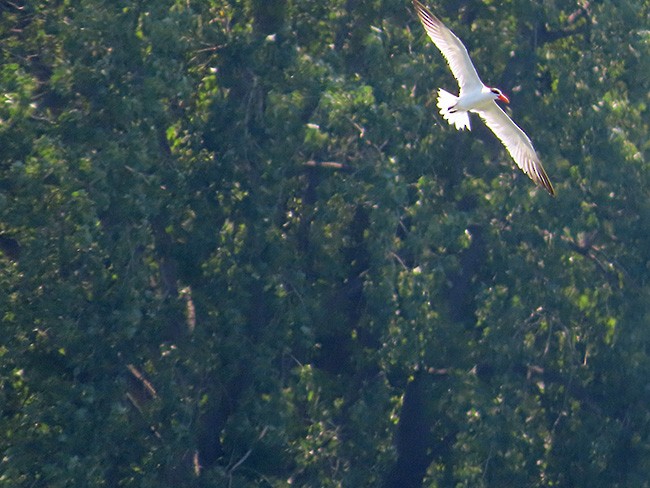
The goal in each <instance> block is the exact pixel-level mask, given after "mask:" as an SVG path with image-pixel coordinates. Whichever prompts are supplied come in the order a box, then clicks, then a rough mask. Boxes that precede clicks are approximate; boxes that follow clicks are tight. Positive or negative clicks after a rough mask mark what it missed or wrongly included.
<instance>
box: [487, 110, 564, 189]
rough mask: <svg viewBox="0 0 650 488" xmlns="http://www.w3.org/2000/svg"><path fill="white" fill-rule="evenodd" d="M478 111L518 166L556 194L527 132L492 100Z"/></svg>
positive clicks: (532, 178) (537, 182)
mask: <svg viewBox="0 0 650 488" xmlns="http://www.w3.org/2000/svg"><path fill="white" fill-rule="evenodd" d="M476 113H478V114H479V116H480V117H481V118H482V119H483V121H484V122H485V125H487V126H488V127H489V128H490V130H492V132H494V134H495V135H496V136H497V137H498V138H499V140H500V141H501V142H502V143H503V145H504V146H505V147H506V149H507V150H508V152H509V153H510V156H512V159H514V160H515V163H517V166H519V167H520V168H521V170H522V171H523V172H524V173H526V174H527V175H528V176H529V177H530V179H531V180H533V181H534V182H535V183H536V184H537V185H539V186H541V187H542V188H544V189H545V190H546V191H547V192H549V193H550V194H551V195H555V190H554V189H553V185H552V184H551V180H549V179H548V176H547V175H546V171H544V167H543V166H542V163H541V162H540V160H539V158H538V157H537V153H536V152H535V148H533V143H532V142H530V139H529V138H528V136H527V135H526V133H525V132H524V131H523V130H521V129H520V128H519V126H517V124H515V123H514V122H513V121H512V119H511V118H510V117H508V115H507V114H506V113H505V112H504V111H503V110H501V107H499V106H498V105H497V104H496V103H494V102H492V103H491V104H490V105H489V106H488V107H487V108H486V109H482V110H477V111H476Z"/></svg>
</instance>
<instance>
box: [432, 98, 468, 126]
mask: <svg viewBox="0 0 650 488" xmlns="http://www.w3.org/2000/svg"><path fill="white" fill-rule="evenodd" d="M456 102H458V97H457V96H455V95H452V94H451V93H449V92H447V91H445V90H443V89H442V88H439V89H438V108H439V109H440V115H442V118H443V119H445V120H446V121H447V122H449V123H450V124H453V125H455V126H456V129H458V130H461V129H467V130H472V128H471V127H470V125H469V114H468V113H467V112H466V111H465V110H456V109H455V108H454V107H455V106H456Z"/></svg>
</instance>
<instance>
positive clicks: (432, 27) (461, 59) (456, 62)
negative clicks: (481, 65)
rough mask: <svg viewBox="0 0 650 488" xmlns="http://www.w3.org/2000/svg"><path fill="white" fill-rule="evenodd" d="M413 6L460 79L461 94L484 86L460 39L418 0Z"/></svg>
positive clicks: (455, 75)
mask: <svg viewBox="0 0 650 488" xmlns="http://www.w3.org/2000/svg"><path fill="white" fill-rule="evenodd" d="M413 7H414V8H415V11H416V12H417V13H418V17H420V21H421V22H422V25H423V26H424V30H426V31H427V34H428V35H429V38H430V39H431V40H432V41H433V43H434V44H435V45H436V47H437V48H438V49H439V50H440V52H441V53H442V55H443V56H444V57H445V59H446V60H447V64H449V68H450V69H451V72H452V74H453V75H454V78H456V80H457V81H458V86H459V87H460V95H461V96H462V94H463V91H465V90H468V91H472V90H474V89H479V90H480V89H481V88H482V87H483V82H482V81H481V79H480V78H479V76H478V73H477V72H476V68H474V65H473V64H472V60H471V59H470V58H469V54H467V49H466V48H465V46H464V45H463V43H462V42H461V41H460V39H458V37H456V35H455V34H454V33H453V32H452V31H450V30H449V29H448V28H447V27H445V24H443V23H442V22H441V21H440V20H439V19H438V18H437V17H436V16H435V15H433V14H432V13H431V12H429V10H427V8H426V7H425V6H424V5H422V4H421V3H420V2H419V1H418V0H413Z"/></svg>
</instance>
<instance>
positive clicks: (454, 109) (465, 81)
mask: <svg viewBox="0 0 650 488" xmlns="http://www.w3.org/2000/svg"><path fill="white" fill-rule="evenodd" d="M413 6H414V7H415V10H416V12H417V13H418V17H420V21H421V22H422V25H423V26H424V29H425V30H426V31H427V34H428V35H429V38H431V40H432V41H433V43H434V44H435V45H436V47H437V48H438V49H439V50H440V52H441V53H442V55H443V56H444V57H445V59H446V60H447V64H449V68H450V69H451V72H452V74H453V75H454V78H456V80H457V81H458V86H459V88H460V93H459V94H458V96H455V95H452V94H451V93H449V92H447V91H445V90H443V89H442V88H440V89H439V90H438V108H440V114H441V115H442V117H443V118H444V119H445V120H446V121H447V122H449V123H450V124H453V125H454V126H456V129H458V130H461V129H465V128H466V129H468V130H471V127H470V125H469V113H468V112H474V113H477V114H478V115H479V116H480V117H481V118H482V119H483V121H484V122H485V124H486V125H487V126H488V127H489V128H490V129H491V130H492V132H494V134H495V135H496V136H497V137H498V138H499V139H500V140H501V142H502V143H503V145H504V146H505V147H506V149H507V150H508V152H509V153H510V156H512V159H514V161H515V163H517V166H519V168H521V170H522V171H523V172H524V173H526V174H527V175H528V176H529V177H530V179H531V180H533V181H534V182H535V183H536V184H537V185H539V186H541V187H542V188H544V189H545V190H546V191H548V192H549V193H550V194H551V195H555V190H553V185H552V184H551V181H550V180H549V179H548V176H547V175H546V172H545V171H544V168H543V167H542V163H541V162H540V160H539V157H537V153H536V152H535V149H534V148H533V144H532V143H531V142H530V139H529V138H528V136H527V135H526V134H525V133H524V131H523V130H521V129H520V128H519V127H518V126H517V124H515V123H514V122H513V121H512V120H511V119H510V117H508V115H507V114H506V113H505V112H504V111H503V110H501V108H500V107H499V106H498V105H497V104H496V103H495V100H500V101H502V102H505V103H510V101H509V100H508V98H507V97H506V96H505V95H504V94H503V93H501V90H499V89H498V88H490V87H488V86H485V85H484V84H483V82H482V81H481V79H480V78H479V76H478V73H477V72H476V68H474V65H473V64H472V60H471V59H470V57H469V54H467V49H466V48H465V46H464V45H463V43H462V42H461V41H460V39H458V37H456V35H455V34H454V33H453V32H452V31H451V30H449V29H448V28H447V27H446V26H445V25H444V24H443V23H442V22H441V21H440V20H439V19H438V18H437V17H436V16H435V15H433V14H432V13H431V12H429V10H427V8H426V7H425V6H424V5H422V4H421V3H420V2H419V1H418V0H413Z"/></svg>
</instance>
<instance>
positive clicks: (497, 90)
mask: <svg viewBox="0 0 650 488" xmlns="http://www.w3.org/2000/svg"><path fill="white" fill-rule="evenodd" d="M490 91H491V92H492V93H494V94H495V95H501V90H499V89H498V88H492V90H490Z"/></svg>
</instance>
